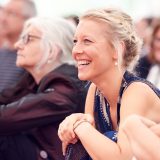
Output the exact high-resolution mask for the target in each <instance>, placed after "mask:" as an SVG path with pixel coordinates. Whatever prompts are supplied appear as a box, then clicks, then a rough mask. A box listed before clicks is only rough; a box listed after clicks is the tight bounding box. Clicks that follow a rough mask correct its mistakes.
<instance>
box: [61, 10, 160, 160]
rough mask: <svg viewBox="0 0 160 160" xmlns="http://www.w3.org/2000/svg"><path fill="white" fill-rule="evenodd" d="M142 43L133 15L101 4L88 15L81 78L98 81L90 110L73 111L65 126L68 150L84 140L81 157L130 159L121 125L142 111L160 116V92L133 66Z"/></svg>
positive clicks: (82, 29)
mask: <svg viewBox="0 0 160 160" xmlns="http://www.w3.org/2000/svg"><path fill="white" fill-rule="evenodd" d="M140 48H141V40H140V39H139V38H138V37H137V35H136V33H135V30H134V26H133V22H132V19H131V17H130V16H129V15H127V14H126V13H124V12H123V11H120V10H118V9H112V8H111V9H107V8H106V9H97V10H96V9H95V10H91V11H88V12H86V13H85V14H84V15H82V17H81V18H80V22H79V24H78V27H77V29H76V33H75V36H74V47H73V50H72V53H73V57H74V59H75V60H76V61H77V65H78V76H79V78H80V79H81V80H89V81H91V82H92V84H91V86H90V88H89V92H88V95H87V100H86V108H85V114H78V113H77V114H72V115H70V116H68V117H67V118H66V119H65V120H64V121H63V122H62V123H61V124H60V126H59V131H58V134H59V137H60V139H61V141H62V144H63V151H64V154H65V149H66V146H67V145H68V144H69V143H76V142H77V140H78V139H79V140H80V141H81V143H82V145H83V146H84V148H85V149H86V151H87V152H88V154H89V155H88V156H87V155H85V154H83V155H82V157H81V160H82V159H87V160H90V159H94V160H106V159H111V160H117V159H118V160H129V159H131V158H132V157H133V152H132V148H131V146H130V143H129V141H128V139H127V136H126V135H125V134H124V131H123V130H122V129H121V125H122V124H123V122H124V120H125V119H126V118H127V117H128V116H129V115H132V114H139V115H142V116H145V117H147V118H149V119H152V120H153V121H155V122H159V121H160V116H159V113H160V99H159V97H160V91H158V89H156V88H155V87H154V86H153V85H152V84H150V83H149V82H147V81H145V80H143V79H140V78H139V77H136V76H135V75H133V74H131V73H130V72H129V71H128V70H129V69H130V67H131V66H132V65H133V62H134V61H135V60H136V59H137V56H138V52H139V50H140ZM117 137H118V138H117ZM115 142H117V143H115ZM72 147H73V148H71V150H67V156H68V155H69V154H70V155H71V152H72V151H73V150H74V145H73V146H72ZM69 148H70V147H69ZM79 153H80V152H77V153H76V152H75V154H77V155H78V154H79ZM81 153H82V152H81ZM75 157H76V156H75ZM77 157H78V156H77ZM68 159H70V160H71V158H68ZM76 160H78V158H77V159H76Z"/></svg>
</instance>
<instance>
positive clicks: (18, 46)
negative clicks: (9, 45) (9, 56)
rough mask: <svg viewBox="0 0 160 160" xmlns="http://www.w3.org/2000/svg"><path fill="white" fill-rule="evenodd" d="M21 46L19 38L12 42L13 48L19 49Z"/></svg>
mask: <svg viewBox="0 0 160 160" xmlns="http://www.w3.org/2000/svg"><path fill="white" fill-rule="evenodd" d="M22 47H23V44H22V41H21V40H20V39H19V40H18V41H17V42H16V43H15V44H14V48H15V49H19V48H22Z"/></svg>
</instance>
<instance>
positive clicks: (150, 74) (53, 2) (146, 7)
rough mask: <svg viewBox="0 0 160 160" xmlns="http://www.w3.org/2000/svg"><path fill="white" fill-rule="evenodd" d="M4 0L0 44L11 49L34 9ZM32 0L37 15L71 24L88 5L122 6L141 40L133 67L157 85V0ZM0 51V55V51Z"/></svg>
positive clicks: (159, 70) (159, 12)
mask: <svg viewBox="0 0 160 160" xmlns="http://www.w3.org/2000/svg"><path fill="white" fill-rule="evenodd" d="M8 1H9V0H0V8H1V12H0V13H1V14H0V31H1V32H0V48H7V49H8V48H9V49H11V50H12V51H13V50H14V43H15V42H16V41H17V40H18V38H19V36H20V34H21V31H22V27H23V23H24V22H25V21H26V20H27V19H25V18H27V17H28V18H31V17H32V16H35V15H36V14H35V13H36V11H35V7H34V4H33V3H32V2H29V3H30V5H29V6H30V7H29V8H28V9H27V10H25V9H26V8H27V3H28V2H27V1H23V2H22V4H21V5H17V4H16V1H13V0H10V1H9V2H10V3H9V2H8ZM33 1H34V2H35V6H36V8H37V12H38V16H43V17H56V16H58V17H63V18H65V19H67V20H69V22H72V23H73V24H74V25H77V24H78V17H79V16H80V15H81V14H82V13H83V12H85V11H86V10H88V9H92V8H97V7H116V8H120V9H122V10H124V11H125V12H126V13H128V14H129V15H130V16H131V17H132V18H133V20H134V26H135V29H136V32H137V33H138V36H139V37H141V38H142V40H143V46H142V50H141V52H140V60H139V62H138V63H137V66H136V67H135V71H136V72H137V73H138V75H139V76H140V77H142V78H146V79H147V80H149V81H151V82H152V83H153V84H155V85H156V86H157V87H158V88H159V89H160V0H33ZM7 2H8V3H7ZM12 2H13V3H12ZM5 3H6V4H5ZM7 4H8V5H7ZM31 4H32V5H31ZM23 10H25V16H24V13H23V12H22V11H23ZM26 12H27V13H26ZM33 13H34V14H33ZM26 14H27V17H26ZM31 14H32V15H31ZM14 52H15V50H14ZM0 55H1V56H2V54H1V53H0ZM11 55H12V56H13V55H14V54H12V53H11ZM5 57H6V54H5ZM0 60H2V63H3V64H6V63H4V61H3V59H2V58H0ZM6 70H7V69H6ZM0 76H1V74H0ZM1 77H2V76H1ZM4 82H5V81H4ZM0 84H1V83H0ZM7 86H8V84H7Z"/></svg>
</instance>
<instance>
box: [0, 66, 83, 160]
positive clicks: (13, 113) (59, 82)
mask: <svg viewBox="0 0 160 160" xmlns="http://www.w3.org/2000/svg"><path fill="white" fill-rule="evenodd" d="M64 68H65V69H66V70H68V69H70V68H71V67H70V66H69V65H63V66H61V67H59V68H58V69H56V70H54V71H52V72H51V73H49V74H48V75H46V76H45V77H44V78H43V79H42V80H41V82H40V84H39V85H36V83H35V82H34V80H33V78H32V77H31V76H30V75H29V74H26V75H25V77H24V78H23V79H22V81H20V83H19V84H18V85H17V87H16V88H14V89H8V90H4V91H3V92H2V93H1V95H0V104H1V105H0V160H3V159H5V160H12V159H13V160H32V159H33V160H36V159H37V153H38V157H49V158H50V159H52V160H61V159H64V158H63V156H62V151H61V142H60V140H59V138H58V135H57V129H58V126H59V123H60V122H61V121H62V120H63V119H64V118H65V117H66V116H68V115H70V114H71V113H73V112H77V111H78V112H79V111H80V110H83V107H84V102H85V100H84V99H85V95H86V92H85V90H84V89H83V86H81V87H80V85H81V83H80V81H79V80H78V79H77V78H76V77H70V76H68V75H67V74H66V73H63V69H64ZM67 68H68V69H67ZM75 70H76V69H75ZM82 95H83V96H82ZM79 109H80V110H79ZM22 146H23V147H22ZM46 153H47V156H46ZM29 155H32V156H29ZM39 155H41V156H39ZM4 157H5V158H4ZM6 157H7V158H6Z"/></svg>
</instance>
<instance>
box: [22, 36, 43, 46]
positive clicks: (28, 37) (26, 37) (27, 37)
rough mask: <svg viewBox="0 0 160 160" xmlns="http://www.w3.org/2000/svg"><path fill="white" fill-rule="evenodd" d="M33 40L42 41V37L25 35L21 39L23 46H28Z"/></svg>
mask: <svg viewBox="0 0 160 160" xmlns="http://www.w3.org/2000/svg"><path fill="white" fill-rule="evenodd" d="M32 38H35V39H41V37H39V36H36V35H31V34H25V35H23V36H21V37H20V40H21V41H22V43H23V44H25V45H26V44H28V43H29V42H30V41H31V39H32Z"/></svg>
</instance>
